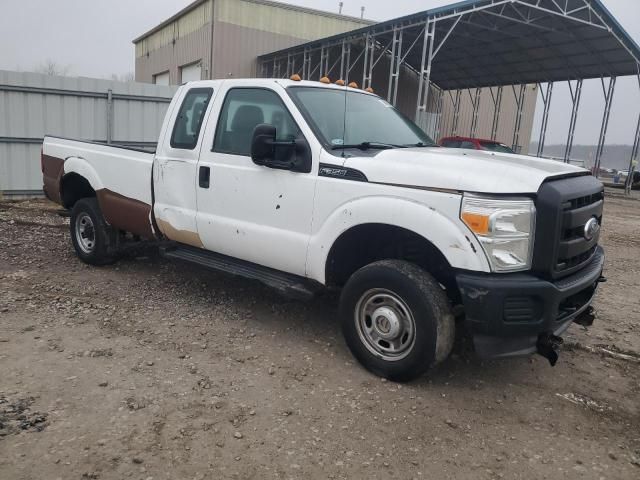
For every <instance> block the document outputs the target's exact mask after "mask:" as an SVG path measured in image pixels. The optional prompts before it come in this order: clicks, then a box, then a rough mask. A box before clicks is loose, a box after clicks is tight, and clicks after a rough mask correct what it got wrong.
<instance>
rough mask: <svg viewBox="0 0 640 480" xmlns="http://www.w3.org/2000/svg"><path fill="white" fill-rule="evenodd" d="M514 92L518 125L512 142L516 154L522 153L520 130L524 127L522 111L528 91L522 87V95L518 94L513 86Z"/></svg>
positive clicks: (524, 86)
mask: <svg viewBox="0 0 640 480" xmlns="http://www.w3.org/2000/svg"><path fill="white" fill-rule="evenodd" d="M511 88H512V90H513V95H514V96H515V97H516V108H517V110H516V124H515V127H514V129H513V140H512V142H511V148H512V149H513V151H514V152H516V153H520V151H519V150H518V147H519V143H520V128H521V127H522V111H523V109H524V94H525V91H526V88H527V86H526V85H524V84H523V85H520V93H519V94H516V87H515V86H513V85H512V86H511Z"/></svg>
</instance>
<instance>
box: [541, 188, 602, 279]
mask: <svg viewBox="0 0 640 480" xmlns="http://www.w3.org/2000/svg"><path fill="white" fill-rule="evenodd" d="M603 206H604V190H603V186H602V184H601V183H600V182H599V181H598V180H597V179H595V178H594V177H592V176H582V177H572V178H566V179H561V180H553V181H550V182H546V183H544V184H543V185H542V186H541V187H540V190H539V191H538V197H537V199H536V209H537V225H536V239H535V245H534V256H533V269H534V271H536V272H537V273H538V274H540V275H542V276H544V277H548V278H551V279H557V278H561V277H565V276H567V275H570V274H572V273H574V272H576V271H578V270H580V268H582V267H583V266H584V265H586V264H587V263H588V262H589V261H590V260H591V259H592V258H593V255H594V254H595V252H596V249H597V246H598V240H599V237H600V232H599V231H597V232H596V233H595V234H594V235H593V237H592V238H588V236H587V235H585V226H586V225H587V223H588V222H589V221H590V220H591V219H592V218H595V219H596V220H597V221H598V225H602V210H603Z"/></svg>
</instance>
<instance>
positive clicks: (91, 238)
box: [76, 213, 96, 253]
mask: <svg viewBox="0 0 640 480" xmlns="http://www.w3.org/2000/svg"><path fill="white" fill-rule="evenodd" d="M76 240H77V241H78V246H79V247H80V250H82V251H83V252H84V253H92V252H93V250H94V248H95V247H96V229H95V226H94V225H93V220H91V217H90V216H89V215H88V214H86V213H81V214H80V215H78V218H77V219H76Z"/></svg>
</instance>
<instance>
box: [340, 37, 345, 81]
mask: <svg viewBox="0 0 640 480" xmlns="http://www.w3.org/2000/svg"><path fill="white" fill-rule="evenodd" d="M346 57H347V41H346V40H345V39H343V40H342V49H341V50H340V78H339V80H344V69H345V59H346Z"/></svg>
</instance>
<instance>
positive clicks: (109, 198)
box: [96, 188, 155, 239]
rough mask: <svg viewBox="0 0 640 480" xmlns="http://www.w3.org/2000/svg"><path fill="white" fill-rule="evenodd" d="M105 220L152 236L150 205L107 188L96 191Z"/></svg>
mask: <svg viewBox="0 0 640 480" xmlns="http://www.w3.org/2000/svg"><path fill="white" fill-rule="evenodd" d="M96 195H97V196H98V203H99V204H100V209H101V210H102V214H103V215H104V218H105V220H106V221H107V222H108V223H109V224H110V225H112V226H113V227H115V228H118V229H120V230H125V231H127V232H131V233H133V234H135V235H140V236H141V237H144V238H149V239H151V238H154V237H155V235H154V234H153V231H152V229H151V205H148V204H146V203H144V202H141V201H139V200H135V199H133V198H129V197H125V196H123V195H120V194H119V193H116V192H113V191H111V190H108V189H106V188H105V189H101V190H98V191H97V192H96Z"/></svg>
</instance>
